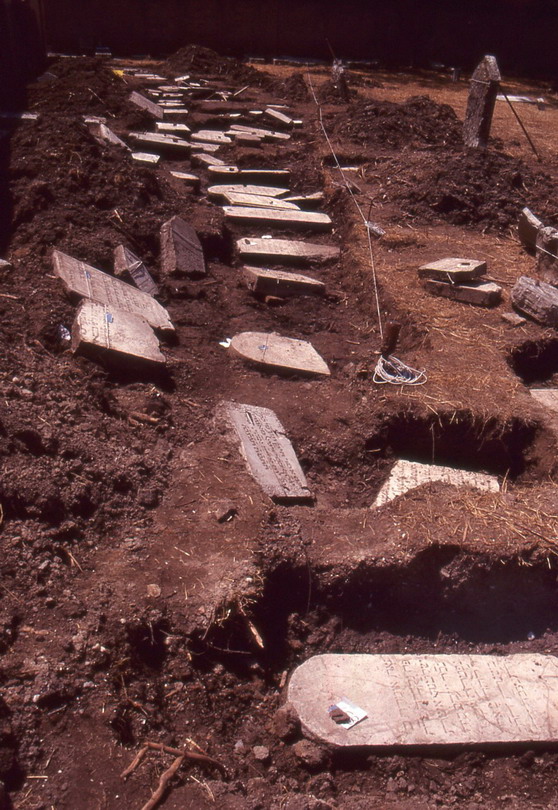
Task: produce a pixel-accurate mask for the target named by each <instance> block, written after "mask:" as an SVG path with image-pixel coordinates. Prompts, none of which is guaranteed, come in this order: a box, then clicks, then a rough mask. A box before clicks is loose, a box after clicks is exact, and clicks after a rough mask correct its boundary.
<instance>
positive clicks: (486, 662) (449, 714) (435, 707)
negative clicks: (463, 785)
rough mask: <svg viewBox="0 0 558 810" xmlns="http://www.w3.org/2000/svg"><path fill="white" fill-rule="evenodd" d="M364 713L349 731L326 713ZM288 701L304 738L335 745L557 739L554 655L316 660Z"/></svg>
mask: <svg viewBox="0 0 558 810" xmlns="http://www.w3.org/2000/svg"><path fill="white" fill-rule="evenodd" d="M342 698H348V700H350V701H351V702H352V703H354V704H356V705H357V706H358V707H359V708H360V709H362V710H363V711H364V712H365V713H366V715H367V716H366V718H365V719H363V720H361V721H360V722H359V723H358V724H357V725H354V726H353V727H352V728H350V729H346V728H343V726H340V725H337V724H336V723H335V722H334V721H333V720H332V719H331V717H330V716H329V713H328V709H329V708H330V707H331V706H332V705H334V704H335V703H337V702H338V701H339V700H340V699H342ZM288 700H289V701H290V703H291V704H292V705H293V707H294V709H295V710H296V712H297V713H298V715H299V717H300V720H301V723H302V727H303V730H304V732H305V734H307V735H308V736H311V737H317V738H318V739H319V740H321V741H323V742H325V743H329V744H330V745H334V746H378V747H382V746H396V745H397V746H401V745H470V744H478V743H512V742H522V743H532V742H555V741H557V740H558V658H556V657H555V656H549V655H529V654H518V655H509V656H489V655H365V654H354V655H318V656H315V657H313V658H310V659H309V660H308V661H305V663H304V664H302V665H301V666H299V667H298V668H297V669H295V670H294V672H293V674H292V675H291V679H290V682H289V687H288Z"/></svg>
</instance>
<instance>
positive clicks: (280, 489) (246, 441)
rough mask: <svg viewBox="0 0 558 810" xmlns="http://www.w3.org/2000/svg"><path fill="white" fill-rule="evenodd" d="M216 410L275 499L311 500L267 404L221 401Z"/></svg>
mask: <svg viewBox="0 0 558 810" xmlns="http://www.w3.org/2000/svg"><path fill="white" fill-rule="evenodd" d="M220 413H221V414H222V415H223V416H224V417H225V418H226V420H227V421H228V423H229V424H230V425H231V426H232V428H233V429H234V431H235V433H236V436H237V438H238V440H239V441H240V447H241V450H242V454H243V456H244V458H245V459H246V463H247V465H248V469H249V470H250V472H251V474H252V475H253V477H254V478H255V479H256V481H257V482H258V484H259V485H260V486H261V488H262V489H263V491H264V492H265V493H266V495H269V497H270V498H272V499H273V500H274V501H276V502H278V503H301V502H302V503H304V502H308V501H311V500H313V498H312V494H311V492H310V490H309V488H308V485H307V482H306V476H305V475H304V473H303V471H302V468H301V466H300V464H299V462H298V459H297V457H296V453H295V451H294V449H293V446H292V444H291V442H290V441H289V439H288V437H287V435H286V433H285V429H284V427H283V425H282V424H281V422H280V421H279V419H278V418H277V416H276V414H275V413H274V412H273V411H272V410H270V409H269V408H260V407H256V406H255V405H242V404H238V403H236V402H223V403H222V404H221V406H220Z"/></svg>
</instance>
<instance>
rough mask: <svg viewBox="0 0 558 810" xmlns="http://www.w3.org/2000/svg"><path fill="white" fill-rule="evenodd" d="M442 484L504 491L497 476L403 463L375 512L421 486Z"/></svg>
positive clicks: (382, 491)
mask: <svg viewBox="0 0 558 810" xmlns="http://www.w3.org/2000/svg"><path fill="white" fill-rule="evenodd" d="M438 481H439V482H441V483H443V484H453V486H454V487H473V488H474V489H480V490H484V491H485V492H499V491H500V484H499V483H498V479H497V478H496V477H495V476H494V475H486V473H478V472H469V470H457V469H455V468H454V467H441V466H438V465H436V464H421V463H420V462H418V461H407V460H406V459H399V460H398V461H396V462H395V464H394V466H393V467H392V470H391V473H390V474H389V478H388V479H387V481H386V482H385V483H384V484H383V486H382V488H381V489H380V491H379V492H378V494H377V495H376V500H375V501H374V503H373V505H372V508H373V509H374V508H376V507H377V506H383V505H384V504H385V503H389V501H392V500H393V499H394V498H397V497H398V496H399V495H404V494H405V493H406V492H409V490H411V489H416V487H420V486H421V484H433V483H436V482H438Z"/></svg>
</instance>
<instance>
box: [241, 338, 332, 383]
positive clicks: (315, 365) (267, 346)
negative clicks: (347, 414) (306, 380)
mask: <svg viewBox="0 0 558 810" xmlns="http://www.w3.org/2000/svg"><path fill="white" fill-rule="evenodd" d="M230 348H231V350H232V351H233V352H234V353H235V354H238V355H239V356H240V357H242V358H243V359H244V360H249V361H250V362H252V363H255V364H256V365H258V366H263V367H264V368H267V369H271V370H273V371H295V372H298V373H301V374H317V375H320V376H325V377H329V375H330V370H329V368H328V367H327V364H326V363H325V361H324V360H323V359H322V358H321V357H320V355H319V354H318V352H317V351H316V350H315V348H314V347H313V346H312V344H311V343H308V342H307V341H306V340H297V339H295V338H288V337H283V336H282V335H278V334H276V333H275V332H241V333H240V334H239V335H235V336H234V337H233V339H232V340H231V344H230Z"/></svg>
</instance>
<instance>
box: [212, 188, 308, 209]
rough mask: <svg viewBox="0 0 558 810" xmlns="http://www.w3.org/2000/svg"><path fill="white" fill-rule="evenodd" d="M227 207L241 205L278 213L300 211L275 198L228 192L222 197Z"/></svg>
mask: <svg viewBox="0 0 558 810" xmlns="http://www.w3.org/2000/svg"><path fill="white" fill-rule="evenodd" d="M223 196H224V198H225V200H226V202H228V203H229V205H243V206H248V207H249V208H273V209H275V210H279V211H300V208H299V207H298V205H296V204H295V203H291V202H286V201H285V200H278V199H277V198H276V197H268V196H265V195H263V194H242V193H238V192H236V191H230V192H229V193H228V194H224V195H223Z"/></svg>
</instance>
